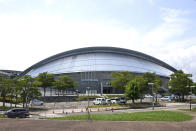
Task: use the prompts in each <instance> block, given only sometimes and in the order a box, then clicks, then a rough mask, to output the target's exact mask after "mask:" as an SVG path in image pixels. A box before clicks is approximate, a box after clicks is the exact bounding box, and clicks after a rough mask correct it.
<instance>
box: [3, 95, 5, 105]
mask: <svg viewBox="0 0 196 131" xmlns="http://www.w3.org/2000/svg"><path fill="white" fill-rule="evenodd" d="M3 107H5V96H3Z"/></svg>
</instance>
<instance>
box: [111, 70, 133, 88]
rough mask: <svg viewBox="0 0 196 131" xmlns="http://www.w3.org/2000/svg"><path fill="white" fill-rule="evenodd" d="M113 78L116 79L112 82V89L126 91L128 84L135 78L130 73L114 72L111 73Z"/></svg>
mask: <svg viewBox="0 0 196 131" xmlns="http://www.w3.org/2000/svg"><path fill="white" fill-rule="evenodd" d="M111 76H112V77H113V78H114V79H113V80H112V81H110V83H111V85H112V87H114V88H118V89H121V90H123V91H125V86H126V84H127V83H128V82H129V81H130V80H132V79H133V78H135V76H134V75H132V74H131V73H130V72H128V71H125V72H113V73H111Z"/></svg>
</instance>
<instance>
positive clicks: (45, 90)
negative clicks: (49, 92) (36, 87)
mask: <svg viewBox="0 0 196 131" xmlns="http://www.w3.org/2000/svg"><path fill="white" fill-rule="evenodd" d="M45 94H46V87H44V97H45Z"/></svg>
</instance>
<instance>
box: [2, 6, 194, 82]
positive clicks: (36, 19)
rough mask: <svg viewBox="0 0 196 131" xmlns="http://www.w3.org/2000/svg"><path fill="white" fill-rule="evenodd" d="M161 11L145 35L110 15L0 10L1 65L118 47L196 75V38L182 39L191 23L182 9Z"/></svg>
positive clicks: (20, 66) (26, 64)
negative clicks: (86, 17)
mask: <svg viewBox="0 0 196 131" xmlns="http://www.w3.org/2000/svg"><path fill="white" fill-rule="evenodd" d="M161 12H162V13H163V14H162V19H163V22H162V23H160V24H159V25H158V26H157V27H155V28H153V29H151V30H149V31H148V32H147V33H141V32H139V31H138V30H137V29H135V28H134V27H129V28H120V27H123V25H121V24H120V22H118V21H116V20H114V19H112V20H106V19H105V20H104V22H102V21H91V22H83V21H67V20H65V18H64V17H62V16H46V15H38V14H34V15H30V16H24V15H21V14H11V15H7V14H4V15H2V14H1V15H0V29H1V30H0V37H1V39H0V44H1V51H0V60H1V62H2V63H3V64H1V65H0V68H3V69H16V70H24V69H25V68H27V67H29V66H31V65H32V64H35V63H36V62H38V61H40V60H42V59H44V58H47V57H48V56H51V55H54V54H56V53H60V52H63V51H66V50H70V49H74V48H80V47H87V46H116V47H122V48H128V49H132V50H137V51H141V52H144V53H147V54H150V55H152V56H154V57H156V58H159V59H161V60H163V61H165V62H167V63H169V64H170V65H172V66H174V67H177V68H178V69H183V70H185V71H186V72H189V73H194V75H195V76H196V72H195V71H196V62H195V61H194V60H195V58H196V54H195V53H194V50H195V49H196V46H195V45H196V39H195V38H186V39H183V40H181V39H180V38H181V36H183V35H184V33H185V32H186V30H187V26H188V24H187V23H188V22H189V21H188V20H187V19H185V18H184V17H183V15H186V11H181V10H176V9H168V8H167V9H165V8H161ZM183 12H184V13H183ZM117 25H118V26H117ZM189 43H191V44H192V46H190V44H189ZM195 80H196V78H195Z"/></svg>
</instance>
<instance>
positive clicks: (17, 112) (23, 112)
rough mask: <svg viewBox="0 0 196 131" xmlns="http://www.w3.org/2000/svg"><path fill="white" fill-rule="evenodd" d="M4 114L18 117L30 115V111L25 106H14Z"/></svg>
mask: <svg viewBox="0 0 196 131" xmlns="http://www.w3.org/2000/svg"><path fill="white" fill-rule="evenodd" d="M4 114H5V115H7V117H8V118H16V117H20V118H25V117H27V116H29V111H28V110H27V109H24V108H13V109H10V110H8V111H6V112H5V113H4Z"/></svg>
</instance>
